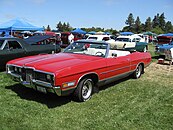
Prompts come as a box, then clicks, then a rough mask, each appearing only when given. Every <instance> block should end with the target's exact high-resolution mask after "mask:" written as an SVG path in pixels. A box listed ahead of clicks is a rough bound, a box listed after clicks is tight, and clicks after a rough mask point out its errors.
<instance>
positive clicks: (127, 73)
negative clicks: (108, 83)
mask: <svg viewBox="0 0 173 130" xmlns="http://www.w3.org/2000/svg"><path fill="white" fill-rule="evenodd" d="M133 72H134V71H128V72H125V73H121V74H118V75H115V76H112V77H109V78H105V79H102V80H99V82H102V81H104V80H111V79H114V78H116V77H119V76H122V75H129V74H130V73H133Z"/></svg>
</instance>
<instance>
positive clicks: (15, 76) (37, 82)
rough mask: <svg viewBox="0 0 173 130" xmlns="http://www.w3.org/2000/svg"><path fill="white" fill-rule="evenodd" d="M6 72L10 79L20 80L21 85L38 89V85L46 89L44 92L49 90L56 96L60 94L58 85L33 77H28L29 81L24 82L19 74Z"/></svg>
mask: <svg viewBox="0 0 173 130" xmlns="http://www.w3.org/2000/svg"><path fill="white" fill-rule="evenodd" d="M7 74H8V75H9V76H10V78H11V79H12V80H14V81H17V82H20V83H21V84H22V85H24V86H26V87H28V88H32V89H35V90H37V91H39V90H38V87H42V88H44V89H45V90H46V92H51V93H54V94H56V95H58V96H62V91H61V88H60V87H59V86H57V87H56V86H52V84H51V83H46V82H43V81H40V80H35V79H30V82H26V81H23V79H22V77H21V75H18V74H14V73H7Z"/></svg>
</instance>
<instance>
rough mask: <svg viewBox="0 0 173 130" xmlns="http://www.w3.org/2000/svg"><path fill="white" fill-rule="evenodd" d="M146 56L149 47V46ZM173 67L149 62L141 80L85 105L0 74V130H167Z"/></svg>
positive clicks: (172, 118) (171, 117)
mask: <svg viewBox="0 0 173 130" xmlns="http://www.w3.org/2000/svg"><path fill="white" fill-rule="evenodd" d="M149 48H150V52H151V54H152V55H153V57H155V56H154V53H153V45H152V44H151V45H150V46H149ZM172 77H173V67H172V66H169V65H167V64H165V65H159V64H157V63H156V60H153V62H152V63H151V65H150V66H149V67H147V68H146V69H145V73H144V75H142V77H141V78H140V79H137V80H135V79H131V78H126V79H123V80H121V81H119V82H115V83H112V84H110V85H107V86H104V87H102V88H100V91H99V92H98V93H96V94H94V95H93V97H92V99H91V100H89V101H88V102H84V103H78V102H74V101H73V100H72V99H71V97H57V96H55V95H51V94H50V95H45V94H42V93H39V92H36V91H34V90H32V89H28V88H25V87H23V86H22V85H20V84H18V83H16V82H13V81H12V80H11V79H9V78H8V77H7V75H6V74H5V73H4V72H1V73H0V129H7V130H8V129H16V130H48V129H49V130H52V129H53V130H66V129H69V130H85V129H87V130H88V129H90V130H95V129H98V130H116V129H120V130H123V129H125V130H129V129H130V130H134V129H136V130H140V129H142V130H151V129H156V130H159V129H160V130H163V129H165V130H172V129H173V80H172Z"/></svg>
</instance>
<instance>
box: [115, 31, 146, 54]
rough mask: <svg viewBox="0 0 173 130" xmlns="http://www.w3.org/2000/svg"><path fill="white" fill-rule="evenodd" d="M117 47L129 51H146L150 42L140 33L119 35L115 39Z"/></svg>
mask: <svg viewBox="0 0 173 130" xmlns="http://www.w3.org/2000/svg"><path fill="white" fill-rule="evenodd" d="M115 47H116V48H117V49H125V50H129V51H140V52H146V51H147V50H148V43H147V42H145V39H144V38H141V37H140V36H138V35H135V34H134V35H128V36H118V37H117V38H116V41H115Z"/></svg>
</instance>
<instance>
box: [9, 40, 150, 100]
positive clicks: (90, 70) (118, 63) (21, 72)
mask: <svg viewBox="0 0 173 130" xmlns="http://www.w3.org/2000/svg"><path fill="white" fill-rule="evenodd" d="M150 62H151V55H150V53H148V52H133V53H130V52H129V51H123V50H111V49H110V44H108V43H106V42H99V41H91V40H79V41H76V42H74V43H72V44H71V45H69V46H68V47H67V48H66V49H65V50H64V51H63V52H62V53H58V54H46V55H37V56H30V57H25V58H20V59H15V60H12V61H9V62H8V63H7V69H6V70H7V74H8V75H9V76H10V77H11V78H12V79H13V80H15V81H18V82H20V83H21V84H23V85H26V86H27V87H31V88H33V89H35V90H37V91H40V92H43V93H48V92H51V93H55V94H57V95H58V96H65V95H70V94H72V95H73V96H74V97H75V98H76V99H77V100H78V101H81V102H83V101H87V100H89V99H90V98H91V95H92V93H93V88H94V87H99V86H103V85H105V84H108V83H110V82H113V81H115V80H118V79H121V78H123V77H126V76H129V75H132V76H133V77H134V78H136V79H137V78H140V76H141V74H143V73H144V68H145V67H146V66H148V65H149V64H150Z"/></svg>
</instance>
